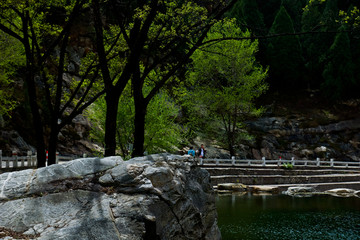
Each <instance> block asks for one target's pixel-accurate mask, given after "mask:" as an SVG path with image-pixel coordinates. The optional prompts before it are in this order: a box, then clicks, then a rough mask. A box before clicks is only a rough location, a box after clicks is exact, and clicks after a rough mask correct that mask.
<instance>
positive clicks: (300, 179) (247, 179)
mask: <svg viewBox="0 0 360 240" xmlns="http://www.w3.org/2000/svg"><path fill="white" fill-rule="evenodd" d="M355 181H360V174H321V175H292V176H284V175H278V174H276V175H275V174H274V175H222V176H211V183H212V184H213V185H217V184H219V183H242V184H245V185H254V184H255V185H257V184H259V185H270V184H304V183H328V182H355Z"/></svg>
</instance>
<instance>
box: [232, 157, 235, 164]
mask: <svg viewBox="0 0 360 240" xmlns="http://www.w3.org/2000/svg"><path fill="white" fill-rule="evenodd" d="M231 160H232V161H231V165H232V166H235V156H232V157H231Z"/></svg>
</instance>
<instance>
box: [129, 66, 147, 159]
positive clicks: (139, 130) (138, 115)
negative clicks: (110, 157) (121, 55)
mask: <svg viewBox="0 0 360 240" xmlns="http://www.w3.org/2000/svg"><path fill="white" fill-rule="evenodd" d="M132 87H133V94H134V103H135V119H134V125H135V132H134V150H133V152H132V157H137V156H143V155H144V141H145V117H146V110H147V106H148V103H149V102H148V101H147V100H146V99H145V98H144V95H143V92H142V91H143V87H144V81H143V80H142V79H140V68H139V67H136V68H135V71H134V74H133V78H132Z"/></svg>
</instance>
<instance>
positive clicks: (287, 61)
mask: <svg viewBox="0 0 360 240" xmlns="http://www.w3.org/2000/svg"><path fill="white" fill-rule="evenodd" d="M294 32H295V31H294V27H293V23H292V20H291V18H290V16H289V14H288V13H287V11H286V9H285V8H284V7H283V6H281V7H280V10H279V12H278V14H277V15H276V17H275V20H274V23H273V25H272V26H271V28H270V31H269V33H270V34H289V35H287V36H281V37H274V38H271V39H269V45H268V49H267V62H268V63H269V64H270V75H271V78H272V81H271V83H272V84H274V86H275V87H277V88H284V87H285V88H286V87H287V88H294V87H298V83H299V82H300V80H301V78H302V74H301V67H302V64H303V58H302V52H301V45H300V41H299V38H298V36H296V35H292V34H294Z"/></svg>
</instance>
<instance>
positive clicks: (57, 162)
mask: <svg viewBox="0 0 360 240" xmlns="http://www.w3.org/2000/svg"><path fill="white" fill-rule="evenodd" d="M55 163H56V164H59V152H56V158H55Z"/></svg>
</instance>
